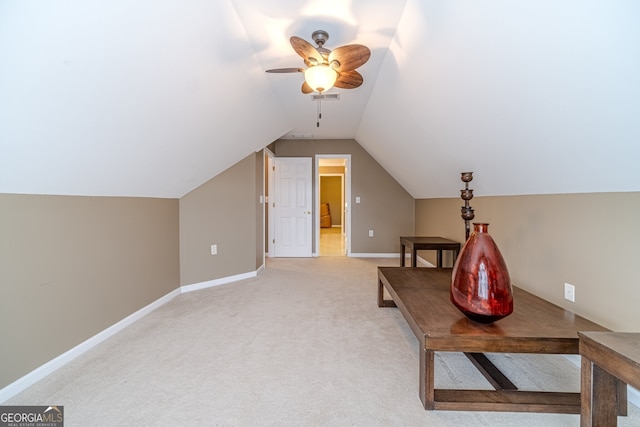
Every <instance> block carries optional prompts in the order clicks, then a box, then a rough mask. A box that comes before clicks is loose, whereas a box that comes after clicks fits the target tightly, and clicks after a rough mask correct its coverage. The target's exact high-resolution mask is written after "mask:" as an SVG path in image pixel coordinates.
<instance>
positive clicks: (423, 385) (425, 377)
mask: <svg viewBox="0 0 640 427" xmlns="http://www.w3.org/2000/svg"><path fill="white" fill-rule="evenodd" d="M434 369H435V352H434V351H432V350H426V349H425V348H424V342H421V343H420V400H421V401H422V404H423V405H424V409H430V410H432V409H435V381H434V374H433V371H434Z"/></svg>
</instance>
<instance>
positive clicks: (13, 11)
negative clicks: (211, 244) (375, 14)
mask: <svg viewBox="0 0 640 427" xmlns="http://www.w3.org/2000/svg"><path fill="white" fill-rule="evenodd" d="M0 64H1V65H0V192H11V193H36V194H81V195H101V196H107V195H115V196H150V197H170V198H175V197H180V196H182V195H184V194H185V193H187V192H189V191H191V190H193V189H194V188H195V187H197V186H198V185H200V184H202V183H203V182H205V181H207V180H208V179H210V178H211V177H213V176H215V175H216V174H218V173H220V172H222V171H223V170H225V169H226V168H228V167H229V166H231V165H233V164H235V163H236V162H238V161H239V160H241V159H242V158H244V157H246V156H247V155H248V154H249V153H251V152H252V151H255V150H259V149H261V148H262V147H264V146H266V145H267V144H269V143H271V142H272V141H273V140H275V139H277V138H278V137H279V136H281V135H282V134H284V133H286V132H287V131H288V130H289V129H290V128H291V127H292V126H291V125H290V124H288V123H287V119H286V117H285V115H284V113H282V109H281V108H278V105H277V104H276V105H274V100H273V98H274V96H273V93H272V92H271V86H270V85H269V84H268V81H267V78H266V77H265V75H264V72H263V70H262V69H261V68H260V66H259V65H258V62H257V60H256V58H255V55H254V53H253V50H252V47H251V44H250V43H249V41H248V39H247V36H246V33H245V31H244V28H243V26H242V24H241V22H240V21H239V19H238V18H237V15H236V13H235V11H234V9H233V7H232V5H231V3H230V2H229V1H227V0H216V1H208V0H207V1H205V0H190V1H188V2H184V1H175V0H109V1H90V2H85V1H62V0H53V1H34V2H30V1H29V2H22V1H4V0H2V1H1V2H0Z"/></svg>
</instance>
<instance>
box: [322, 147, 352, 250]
mask: <svg viewBox="0 0 640 427" xmlns="http://www.w3.org/2000/svg"><path fill="white" fill-rule="evenodd" d="M320 159H345V165H344V200H345V202H344V206H343V209H344V221H343V224H342V226H343V227H344V228H345V229H346V232H345V236H344V238H345V252H346V253H345V255H346V256H350V255H351V204H350V201H351V154H316V161H315V168H316V170H315V179H314V188H313V192H314V193H315V209H314V211H315V212H314V216H315V218H314V219H315V227H314V229H315V232H314V234H315V250H314V256H320Z"/></svg>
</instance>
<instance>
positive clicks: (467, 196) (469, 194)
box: [460, 172, 475, 241]
mask: <svg viewBox="0 0 640 427" xmlns="http://www.w3.org/2000/svg"><path fill="white" fill-rule="evenodd" d="M460 175H461V176H460V179H461V180H462V182H464V190H460V198H462V200H464V206H463V207H462V208H461V209H460V211H461V212H462V219H464V235H465V237H464V239H465V241H467V240H468V239H469V231H470V226H469V221H471V220H472V219H473V218H474V217H475V214H474V213H473V208H472V207H471V206H469V200H471V199H473V190H472V189H470V188H469V183H470V182H471V180H473V172H462V173H461V174H460Z"/></svg>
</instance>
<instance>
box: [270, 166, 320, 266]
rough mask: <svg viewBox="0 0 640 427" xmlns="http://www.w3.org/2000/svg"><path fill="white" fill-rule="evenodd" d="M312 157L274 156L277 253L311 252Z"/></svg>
mask: <svg viewBox="0 0 640 427" xmlns="http://www.w3.org/2000/svg"><path fill="white" fill-rule="evenodd" d="M311 164H312V162H311V158H310V157H280V158H276V159H275V172H274V181H275V186H274V187H275V188H274V193H275V194H274V202H273V205H272V206H273V211H274V216H275V218H274V219H275V220H274V236H273V239H274V242H273V248H274V252H275V256H276V257H310V256H311V255H312V248H311V241H312V218H313V216H312V215H311V212H312V207H311V206H312V198H311V197H312V184H311V177H312V174H311Z"/></svg>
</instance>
